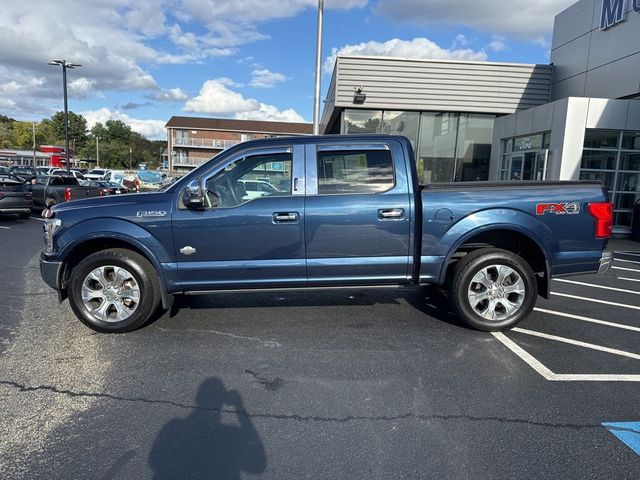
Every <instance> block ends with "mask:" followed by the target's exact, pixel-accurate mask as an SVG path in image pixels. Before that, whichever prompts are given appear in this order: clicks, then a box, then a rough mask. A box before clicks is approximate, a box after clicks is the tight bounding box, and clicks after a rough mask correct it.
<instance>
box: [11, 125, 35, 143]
mask: <svg viewBox="0 0 640 480" xmlns="http://www.w3.org/2000/svg"><path fill="white" fill-rule="evenodd" d="M12 137H13V146H14V147H15V148H21V149H24V150H28V149H31V148H33V123H32V122H21V121H17V120H16V121H15V122H13V135H12ZM36 140H37V139H36Z"/></svg>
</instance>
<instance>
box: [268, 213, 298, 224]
mask: <svg viewBox="0 0 640 480" xmlns="http://www.w3.org/2000/svg"><path fill="white" fill-rule="evenodd" d="M298 218H299V215H298V212H277V213H274V214H273V223H295V222H297V221H298Z"/></svg>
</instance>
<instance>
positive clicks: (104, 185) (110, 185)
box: [87, 180, 131, 196]
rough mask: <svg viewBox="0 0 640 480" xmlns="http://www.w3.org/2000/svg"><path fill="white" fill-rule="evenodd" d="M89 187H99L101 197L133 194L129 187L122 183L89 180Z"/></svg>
mask: <svg viewBox="0 0 640 480" xmlns="http://www.w3.org/2000/svg"><path fill="white" fill-rule="evenodd" d="M87 185H89V186H91V187H97V188H99V189H100V190H101V192H102V193H101V195H103V196H104V195H122V194H125V193H131V190H129V189H128V188H127V187H125V186H124V185H122V184H120V183H115V182H105V181H102V180H88V182H87Z"/></svg>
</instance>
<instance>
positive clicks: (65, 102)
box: [49, 60, 82, 173]
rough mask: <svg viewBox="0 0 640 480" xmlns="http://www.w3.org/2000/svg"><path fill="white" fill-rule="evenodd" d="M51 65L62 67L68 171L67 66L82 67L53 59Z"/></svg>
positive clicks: (69, 159)
mask: <svg viewBox="0 0 640 480" xmlns="http://www.w3.org/2000/svg"><path fill="white" fill-rule="evenodd" d="M49 65H60V66H61V67H62V86H63V90H64V149H65V150H64V151H65V155H66V157H67V173H69V171H70V170H71V158H70V155H69V107H68V105H67V68H76V67H81V66H82V65H79V64H77V63H67V61H66V60H51V61H50V62H49Z"/></svg>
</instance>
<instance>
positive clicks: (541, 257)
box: [440, 223, 551, 298]
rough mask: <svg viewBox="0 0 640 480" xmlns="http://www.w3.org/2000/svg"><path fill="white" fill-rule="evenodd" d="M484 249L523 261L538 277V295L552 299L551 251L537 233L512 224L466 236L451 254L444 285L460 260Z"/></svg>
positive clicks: (445, 266) (444, 271)
mask: <svg viewBox="0 0 640 480" xmlns="http://www.w3.org/2000/svg"><path fill="white" fill-rule="evenodd" d="M481 248H500V249H503V250H507V251H509V252H512V253H514V254H516V255H518V256H520V257H522V258H523V259H524V260H525V261H526V262H527V263H528V264H529V265H530V266H531V268H532V269H533V271H534V272H535V273H536V280H537V284H538V293H539V294H540V295H541V296H542V297H544V298H549V296H550V288H551V281H550V280H551V279H550V273H551V256H550V254H549V252H548V250H547V249H546V248H545V246H544V243H543V242H542V241H541V240H540V238H539V237H538V236H537V235H536V234H535V233H534V232H532V231H531V230H529V229H527V228H524V227H521V226H520V225H516V224H511V223H509V224H493V225H485V226H483V227H479V228H476V229H473V230H471V231H469V232H467V233H466V234H465V235H463V236H462V237H461V238H460V239H459V240H458V241H457V242H456V243H455V244H454V245H453V246H452V247H451V248H450V249H449V252H448V253H447V256H446V258H445V261H444V262H443V267H442V270H441V272H440V284H444V283H446V282H447V281H448V278H449V276H450V275H451V274H452V272H453V269H454V268H455V264H456V263H457V261H458V260H459V259H460V258H462V257H463V256H465V255H466V254H468V253H470V252H472V251H475V250H478V249H481Z"/></svg>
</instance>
